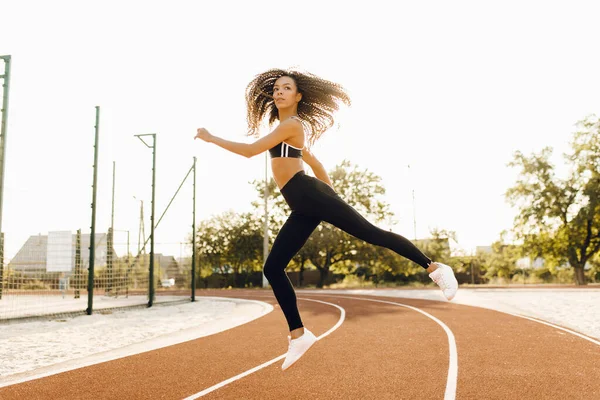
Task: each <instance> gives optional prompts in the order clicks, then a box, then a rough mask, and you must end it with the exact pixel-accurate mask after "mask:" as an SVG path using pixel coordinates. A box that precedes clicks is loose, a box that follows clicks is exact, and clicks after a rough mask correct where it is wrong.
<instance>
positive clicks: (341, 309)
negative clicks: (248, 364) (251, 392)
mask: <svg viewBox="0 0 600 400" xmlns="http://www.w3.org/2000/svg"><path fill="white" fill-rule="evenodd" d="M258 297H261V296H258ZM262 297H266V296H262ZM299 300H308V301H314V302H317V303H323V304H327V305H330V306H334V307H336V308H337V309H339V310H340V319H339V320H338V322H337V323H336V324H335V325H334V326H333V327H332V328H331V329H329V330H328V331H327V332H325V333H323V334H322V335H320V336H319V337H318V338H317V340H321V339H323V338H324V337H326V336H328V335H329V334H331V333H332V332H333V331H335V330H336V329H337V328H339V327H340V326H341V325H342V323H343V322H344V319H346V310H344V309H343V308H342V307H340V306H338V305H337V304H333V303H328V302H326V301H321V300H314V299H305V298H299ZM286 354H287V353H286ZM285 356H286V355H285V354H282V355H280V356H279V357H276V358H274V359H272V360H270V361H267V362H265V363H263V364H261V365H259V366H257V367H254V368H252V369H249V370H247V371H245V372H242V373H241V374H238V375H236V376H233V377H231V378H229V379H226V380H224V381H222V382H219V383H217V384H216V385H213V386H211V387H209V388H206V389H204V390H203V391H201V392H198V393H196V394H193V395H191V396H189V397H186V398H185V399H184V400H192V399H197V398H198V397H202V396H204V395H207V394H209V393H210V392H213V391H215V390H217V389H219V388H222V387H223V386H226V385H228V384H230V383H232V382H235V381H237V380H239V379H241V378H243V377H245V376H248V375H250V374H252V373H254V372H256V371H259V370H261V369H263V368H265V367H268V366H269V365H271V364H273V363H275V362H277V361H279V360H281V359H282V358H285Z"/></svg>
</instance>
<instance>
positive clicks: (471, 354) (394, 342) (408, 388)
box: [0, 290, 600, 400]
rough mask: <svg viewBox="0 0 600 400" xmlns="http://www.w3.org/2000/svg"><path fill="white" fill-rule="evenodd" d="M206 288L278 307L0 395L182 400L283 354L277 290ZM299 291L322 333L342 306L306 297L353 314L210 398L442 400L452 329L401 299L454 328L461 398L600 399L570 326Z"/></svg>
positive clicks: (307, 316)
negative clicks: (299, 350) (295, 356)
mask: <svg viewBox="0 0 600 400" xmlns="http://www.w3.org/2000/svg"><path fill="white" fill-rule="evenodd" d="M199 293H202V295H212V296H219V297H227V296H229V297H236V298H246V299H255V300H261V301H266V302H269V303H271V304H273V305H274V306H275V310H274V311H273V312H271V313H269V314H267V315H265V316H263V317H261V318H258V319H256V320H254V321H251V322H249V323H247V324H244V325H241V326H238V327H236V328H233V329H229V330H226V331H224V332H221V333H218V334H215V335H211V336H206V337H203V338H200V339H196V340H193V341H189V342H185V343H181V344H178V345H174V346H169V347H165V348H162V349H158V350H154V351H149V352H146V353H141V354H137V355H135V356H131V357H126V358H122V359H118V360H114V361H109V362H105V363H101V364H96V365H91V366H89V367H85V368H80V369H77V370H73V371H68V372H64V373H60V374H56V375H52V376H49V377H45V378H41V379H36V380H32V381H29V382H24V383H21V384H17V385H12V386H8V387H4V388H0V399H3V400H9V399H19V400H22V399H184V398H186V397H188V396H192V395H194V394H196V393H199V392H201V391H203V390H205V389H207V388H210V387H211V386H213V385H217V384H219V383H221V382H223V381H225V380H227V379H229V378H232V377H234V376H236V375H238V374H241V373H244V372H246V371H248V370H250V369H252V368H255V367H257V366H259V365H261V364H263V363H266V362H268V361H270V360H273V359H274V358H276V357H278V356H280V355H282V354H285V352H286V351H287V339H286V336H287V334H288V332H287V325H286V323H285V319H284V317H283V314H282V313H281V310H280V309H279V307H278V306H277V303H276V301H275V299H274V297H273V296H272V292H271V291H270V290H246V291H237V290H236V291H219V290H214V291H202V292H199ZM297 294H298V298H299V300H298V304H299V307H300V313H301V316H302V318H303V321H304V324H305V326H306V327H307V328H309V329H310V330H311V331H313V333H315V335H317V336H319V335H322V334H323V333H325V332H327V331H328V330H330V329H331V328H332V327H334V326H335V325H336V323H338V321H340V316H341V312H340V310H339V309H338V308H336V307H335V306H333V305H328V304H323V303H321V302H315V301H309V300H308V299H313V300H319V301H324V302H328V303H333V304H336V305H338V306H340V307H342V308H343V309H344V310H345V320H344V321H343V323H342V324H341V325H340V326H339V328H338V329H336V330H335V331H333V332H331V333H330V334H329V335H328V336H326V337H324V338H322V339H321V340H319V341H318V342H317V343H316V344H315V345H314V346H313V347H312V348H311V349H310V350H309V351H308V352H307V353H306V354H305V355H304V357H302V358H301V359H300V360H299V361H298V362H297V363H296V364H295V365H293V366H292V367H291V368H290V369H289V370H287V371H285V372H282V371H281V364H282V362H283V360H279V361H277V362H275V363H273V364H271V365H269V366H267V367H265V368H262V369H260V370H258V371H256V372H253V373H251V374H249V375H247V376H244V377H242V378H240V379H237V380H235V381H233V382H231V383H229V384H227V385H225V386H222V387H220V388H218V389H215V390H214V391H211V392H210V393H208V394H206V396H204V397H202V398H207V399H392V398H393V399H443V398H444V393H445V391H447V385H448V383H449V382H448V381H449V379H448V376H449V370H450V371H451V364H452V363H451V359H450V357H449V349H450V347H449V346H450V345H449V336H448V334H447V332H446V331H445V330H444V329H443V327H442V326H441V325H440V324H438V323H436V322H435V321H434V320H433V319H431V318H429V317H428V316H426V315H424V314H423V313H420V312H418V311H417V310H415V309H412V308H407V307H403V306H400V305H397V304H391V303H400V304H403V305H406V306H411V307H416V308H418V309H420V310H422V311H423V312H425V313H428V314H430V315H431V316H433V317H435V318H437V319H438V320H439V321H441V323H443V324H445V325H446V326H447V327H448V328H449V330H450V331H451V334H450V335H451V336H453V338H452V337H451V340H450V343H452V342H453V340H452V339H455V343H456V348H457V351H458V353H457V354H458V357H457V365H458V375H457V380H456V381H455V383H456V389H455V390H454V388H453V387H452V384H451V383H452V382H450V386H449V387H450V390H449V394H450V395H453V394H455V395H456V398H457V399H586V400H591V399H600V345H598V344H596V343H593V342H591V341H588V340H585V339H583V338H581V337H578V336H575V335H573V334H570V333H568V332H565V331H563V330H560V329H557V328H554V327H551V326H547V325H544V324H540V323H538V322H534V321H530V320H527V319H523V318H519V317H515V316H512V315H509V314H503V313H500V312H496V311H492V310H486V309H482V308H477V307H469V306H463V305H457V304H453V303H447V302H436V301H428V300H414V299H402V298H395V297H394V298H392V297H373V296H351V295H337V294H314V293H303V292H302V291H298V292H297ZM347 297H359V299H354V298H353V299H351V298H347ZM369 299H370V300H369ZM371 300H376V301H371ZM382 301H389V302H390V303H385V302H382ZM450 376H452V374H451V373H450Z"/></svg>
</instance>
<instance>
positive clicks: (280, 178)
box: [271, 157, 304, 189]
mask: <svg viewBox="0 0 600 400" xmlns="http://www.w3.org/2000/svg"><path fill="white" fill-rule="evenodd" d="M303 170H304V161H302V159H301V158H288V157H275V158H273V159H271V171H273V179H274V180H275V183H276V184H277V186H278V187H279V189H281V188H282V187H284V186H285V184H286V183H288V181H289V180H290V179H292V177H293V176H294V175H296V173H298V172H299V171H303Z"/></svg>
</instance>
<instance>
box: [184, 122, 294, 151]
mask: <svg viewBox="0 0 600 400" xmlns="http://www.w3.org/2000/svg"><path fill="white" fill-rule="evenodd" d="M296 123H297V122H295V121H292V122H287V121H286V122H283V123H281V124H279V126H278V127H277V128H275V130H274V131H273V132H271V133H269V134H268V135H267V136H265V137H263V138H261V139H259V140H257V141H255V142H254V143H239V142H232V141H230V140H226V139H223V138H220V137H218V136H215V135H212V134H211V133H210V132H209V131H208V130H206V129H205V128H199V129H198V131H197V134H196V137H194V139H202V140H204V141H205V142H207V143H214V144H216V145H217V146H219V147H221V148H223V149H225V150H229V151H231V152H232V153H236V154H239V155H241V156H244V157H247V158H251V157H253V156H255V155H257V154H260V153H262V152H264V151H266V150H268V149H270V148H271V147H273V146H275V145H277V144H279V143H281V142H283V141H285V140H286V139H288V138H290V137H292V136H293V135H294V134H296V133H297V131H296V130H297V129H298V126H296V125H295V124H296ZM298 124H299V123H298Z"/></svg>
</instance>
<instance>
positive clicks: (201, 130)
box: [194, 128, 212, 142]
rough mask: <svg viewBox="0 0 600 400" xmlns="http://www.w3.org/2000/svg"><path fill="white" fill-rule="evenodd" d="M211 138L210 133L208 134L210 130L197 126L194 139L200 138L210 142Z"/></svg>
mask: <svg viewBox="0 0 600 400" xmlns="http://www.w3.org/2000/svg"><path fill="white" fill-rule="evenodd" d="M211 138H212V135H211V134H210V132H209V131H208V130H206V129H205V128H198V131H197V133H196V137H194V140H196V139H202V140H204V141H205V142H210V139H211Z"/></svg>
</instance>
